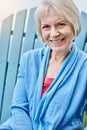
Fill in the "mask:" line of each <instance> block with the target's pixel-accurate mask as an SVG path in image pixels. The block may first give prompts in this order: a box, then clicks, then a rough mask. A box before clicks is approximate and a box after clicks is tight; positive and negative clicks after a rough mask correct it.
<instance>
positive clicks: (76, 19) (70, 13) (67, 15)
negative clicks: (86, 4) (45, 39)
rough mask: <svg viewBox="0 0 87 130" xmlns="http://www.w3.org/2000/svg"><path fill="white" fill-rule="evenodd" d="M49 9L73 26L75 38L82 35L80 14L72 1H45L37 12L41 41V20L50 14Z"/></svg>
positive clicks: (37, 24) (37, 28)
mask: <svg viewBox="0 0 87 130" xmlns="http://www.w3.org/2000/svg"><path fill="white" fill-rule="evenodd" d="M49 7H51V9H53V10H54V11H55V12H57V13H58V15H60V16H61V17H62V18H64V19H65V20H66V21H67V22H69V23H70V24H71V25H72V27H73V29H74V34H75V35H74V37H76V36H77V35H78V34H79V33H80V30H81V18H80V12H79V10H78V8H77V7H76V5H75V4H74V2H73V1H72V0H43V2H42V3H41V5H40V6H39V7H38V8H37V9H36V12H35V21H36V30H37V34H38V35H39V36H40V38H41V39H42V35H41V19H42V18H43V17H44V16H45V15H46V14H47V13H48V10H49Z"/></svg>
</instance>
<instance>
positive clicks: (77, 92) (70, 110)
mask: <svg viewBox="0 0 87 130" xmlns="http://www.w3.org/2000/svg"><path fill="white" fill-rule="evenodd" d="M50 51H51V50H50V48H49V47H45V48H42V49H36V50H31V51H29V52H26V53H25V54H24V55H23V57H22V59H21V64H20V68H19V74H18V78H17V83H16V86H15V89H14V94H13V101H12V106H11V113H12V116H11V117H10V119H9V120H8V121H7V122H6V123H4V124H3V125H2V126H1V127H2V128H5V127H6V128H7V129H8V130H11V129H12V130H76V129H78V130H82V111H83V108H84V105H85V103H86V100H87V54H86V53H84V52H82V51H80V50H79V49H78V48H77V47H76V46H75V45H73V49H72V51H71V52H70V54H69V55H68V56H67V58H66V59H65V60H64V62H63V64H62V66H61V69H60V71H59V72H58V74H57V75H56V77H55V79H54V80H53V82H52V83H51V85H50V87H49V88H48V89H47V91H46V92H45V94H44V95H43V97H42V98H41V92H42V84H43V79H44V77H45V74H46V70H47V66H48V62H49V57H50Z"/></svg>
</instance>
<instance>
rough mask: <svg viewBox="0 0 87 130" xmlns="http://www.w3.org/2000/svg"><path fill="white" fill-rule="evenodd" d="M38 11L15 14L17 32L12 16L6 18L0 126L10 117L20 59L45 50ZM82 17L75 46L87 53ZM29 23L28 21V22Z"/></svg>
mask: <svg viewBox="0 0 87 130" xmlns="http://www.w3.org/2000/svg"><path fill="white" fill-rule="evenodd" d="M35 9H36V8H32V9H30V12H29V16H27V12H28V11H27V10H23V11H20V12H18V13H17V14H16V18H15V24H14V31H12V25H13V24H12V23H13V22H14V19H13V18H14V17H13V15H11V16H9V17H7V18H6V19H5V20H4V21H3V24H2V29H1V35H0V123H2V122H4V121H5V120H6V119H7V118H8V117H9V115H10V112H9V106H10V105H11V101H12V95H13V90H14V86H15V83H16V78H17V73H18V67H19V64H20V57H21V56H22V55H23V53H24V52H26V51H28V50H31V49H35V48H38V47H43V46H44V44H42V43H41V42H40V40H39V38H38V37H37V35H36V31H35V22H34V12H35ZM81 17H82V26H83V27H82V31H81V33H80V34H79V36H78V37H77V38H76V39H75V42H74V44H76V45H77V46H78V47H79V48H80V49H82V50H84V51H86V52H87V49H86V46H87V45H86V44H85V43H86V41H87V35H86V32H87V28H86V20H87V14H86V13H85V12H82V13H81ZM26 19H28V20H27V22H26ZM26 24H27V26H26ZM25 27H26V30H25ZM25 31H26V32H25ZM84 48H85V49H84Z"/></svg>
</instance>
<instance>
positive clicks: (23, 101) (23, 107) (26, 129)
mask: <svg viewBox="0 0 87 130" xmlns="http://www.w3.org/2000/svg"><path fill="white" fill-rule="evenodd" d="M25 59H26V56H25V55H24V56H23V57H22V60H21V63H20V68H19V73H18V77H17V83H16V86H15V89H14V94H13V100H12V106H11V113H12V130H32V123H31V120H30V117H29V103H28V99H27V94H26V89H25V63H26V60H25Z"/></svg>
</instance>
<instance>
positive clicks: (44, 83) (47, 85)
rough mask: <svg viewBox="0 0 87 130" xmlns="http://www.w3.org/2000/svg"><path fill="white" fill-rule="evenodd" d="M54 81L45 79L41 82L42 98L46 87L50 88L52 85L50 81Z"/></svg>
mask: <svg viewBox="0 0 87 130" xmlns="http://www.w3.org/2000/svg"><path fill="white" fill-rule="evenodd" d="M53 80H54V78H45V79H44V81H43V88H42V96H43V95H44V93H45V92H46V90H47V89H48V87H49V86H50V84H51V83H52V81H53Z"/></svg>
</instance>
